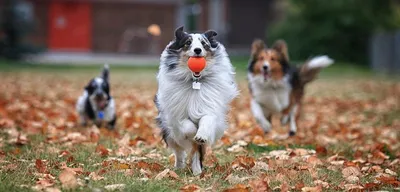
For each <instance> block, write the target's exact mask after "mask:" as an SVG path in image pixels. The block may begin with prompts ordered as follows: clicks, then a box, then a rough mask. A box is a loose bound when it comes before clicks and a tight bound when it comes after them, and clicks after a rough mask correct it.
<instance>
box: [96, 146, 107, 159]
mask: <svg viewBox="0 0 400 192" xmlns="http://www.w3.org/2000/svg"><path fill="white" fill-rule="evenodd" d="M96 152H97V153H99V154H100V155H101V156H103V157H105V156H108V155H109V154H110V152H109V151H108V149H107V148H105V147H104V146H103V145H97V147H96Z"/></svg>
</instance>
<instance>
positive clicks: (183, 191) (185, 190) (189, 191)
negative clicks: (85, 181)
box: [179, 184, 201, 192]
mask: <svg viewBox="0 0 400 192" xmlns="http://www.w3.org/2000/svg"><path fill="white" fill-rule="evenodd" d="M200 190H201V188H200V187H199V186H198V185H195V184H189V185H185V186H183V187H181V188H180V189H179V191H181V192H192V191H193V192H194V191H200Z"/></svg>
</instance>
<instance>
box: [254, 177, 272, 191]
mask: <svg viewBox="0 0 400 192" xmlns="http://www.w3.org/2000/svg"><path fill="white" fill-rule="evenodd" d="M249 185H250V187H251V188H252V191H254V192H262V191H271V189H270V188H269V186H268V183H267V182H266V181H265V180H264V179H263V178H259V179H256V180H251V181H250V182H249Z"/></svg>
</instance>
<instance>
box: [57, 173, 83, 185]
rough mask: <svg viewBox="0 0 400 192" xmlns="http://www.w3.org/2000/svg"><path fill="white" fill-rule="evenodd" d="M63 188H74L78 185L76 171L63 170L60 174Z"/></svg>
mask: <svg viewBox="0 0 400 192" xmlns="http://www.w3.org/2000/svg"><path fill="white" fill-rule="evenodd" d="M58 178H59V179H60V182H61V184H62V186H63V188H67V189H73V188H76V187H77V186H78V181H77V179H76V176H75V173H74V172H72V171H69V170H63V171H62V172H61V173H60V175H59V176H58Z"/></svg>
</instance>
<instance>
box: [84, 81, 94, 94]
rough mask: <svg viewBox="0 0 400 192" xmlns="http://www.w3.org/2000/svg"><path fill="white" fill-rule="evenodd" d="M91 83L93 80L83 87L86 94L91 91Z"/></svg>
mask: <svg viewBox="0 0 400 192" xmlns="http://www.w3.org/2000/svg"><path fill="white" fill-rule="evenodd" d="M92 83H93V79H92V80H90V81H89V83H88V84H87V85H86V86H85V90H86V91H87V92H88V93H91V92H92V91H93V86H92Z"/></svg>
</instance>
